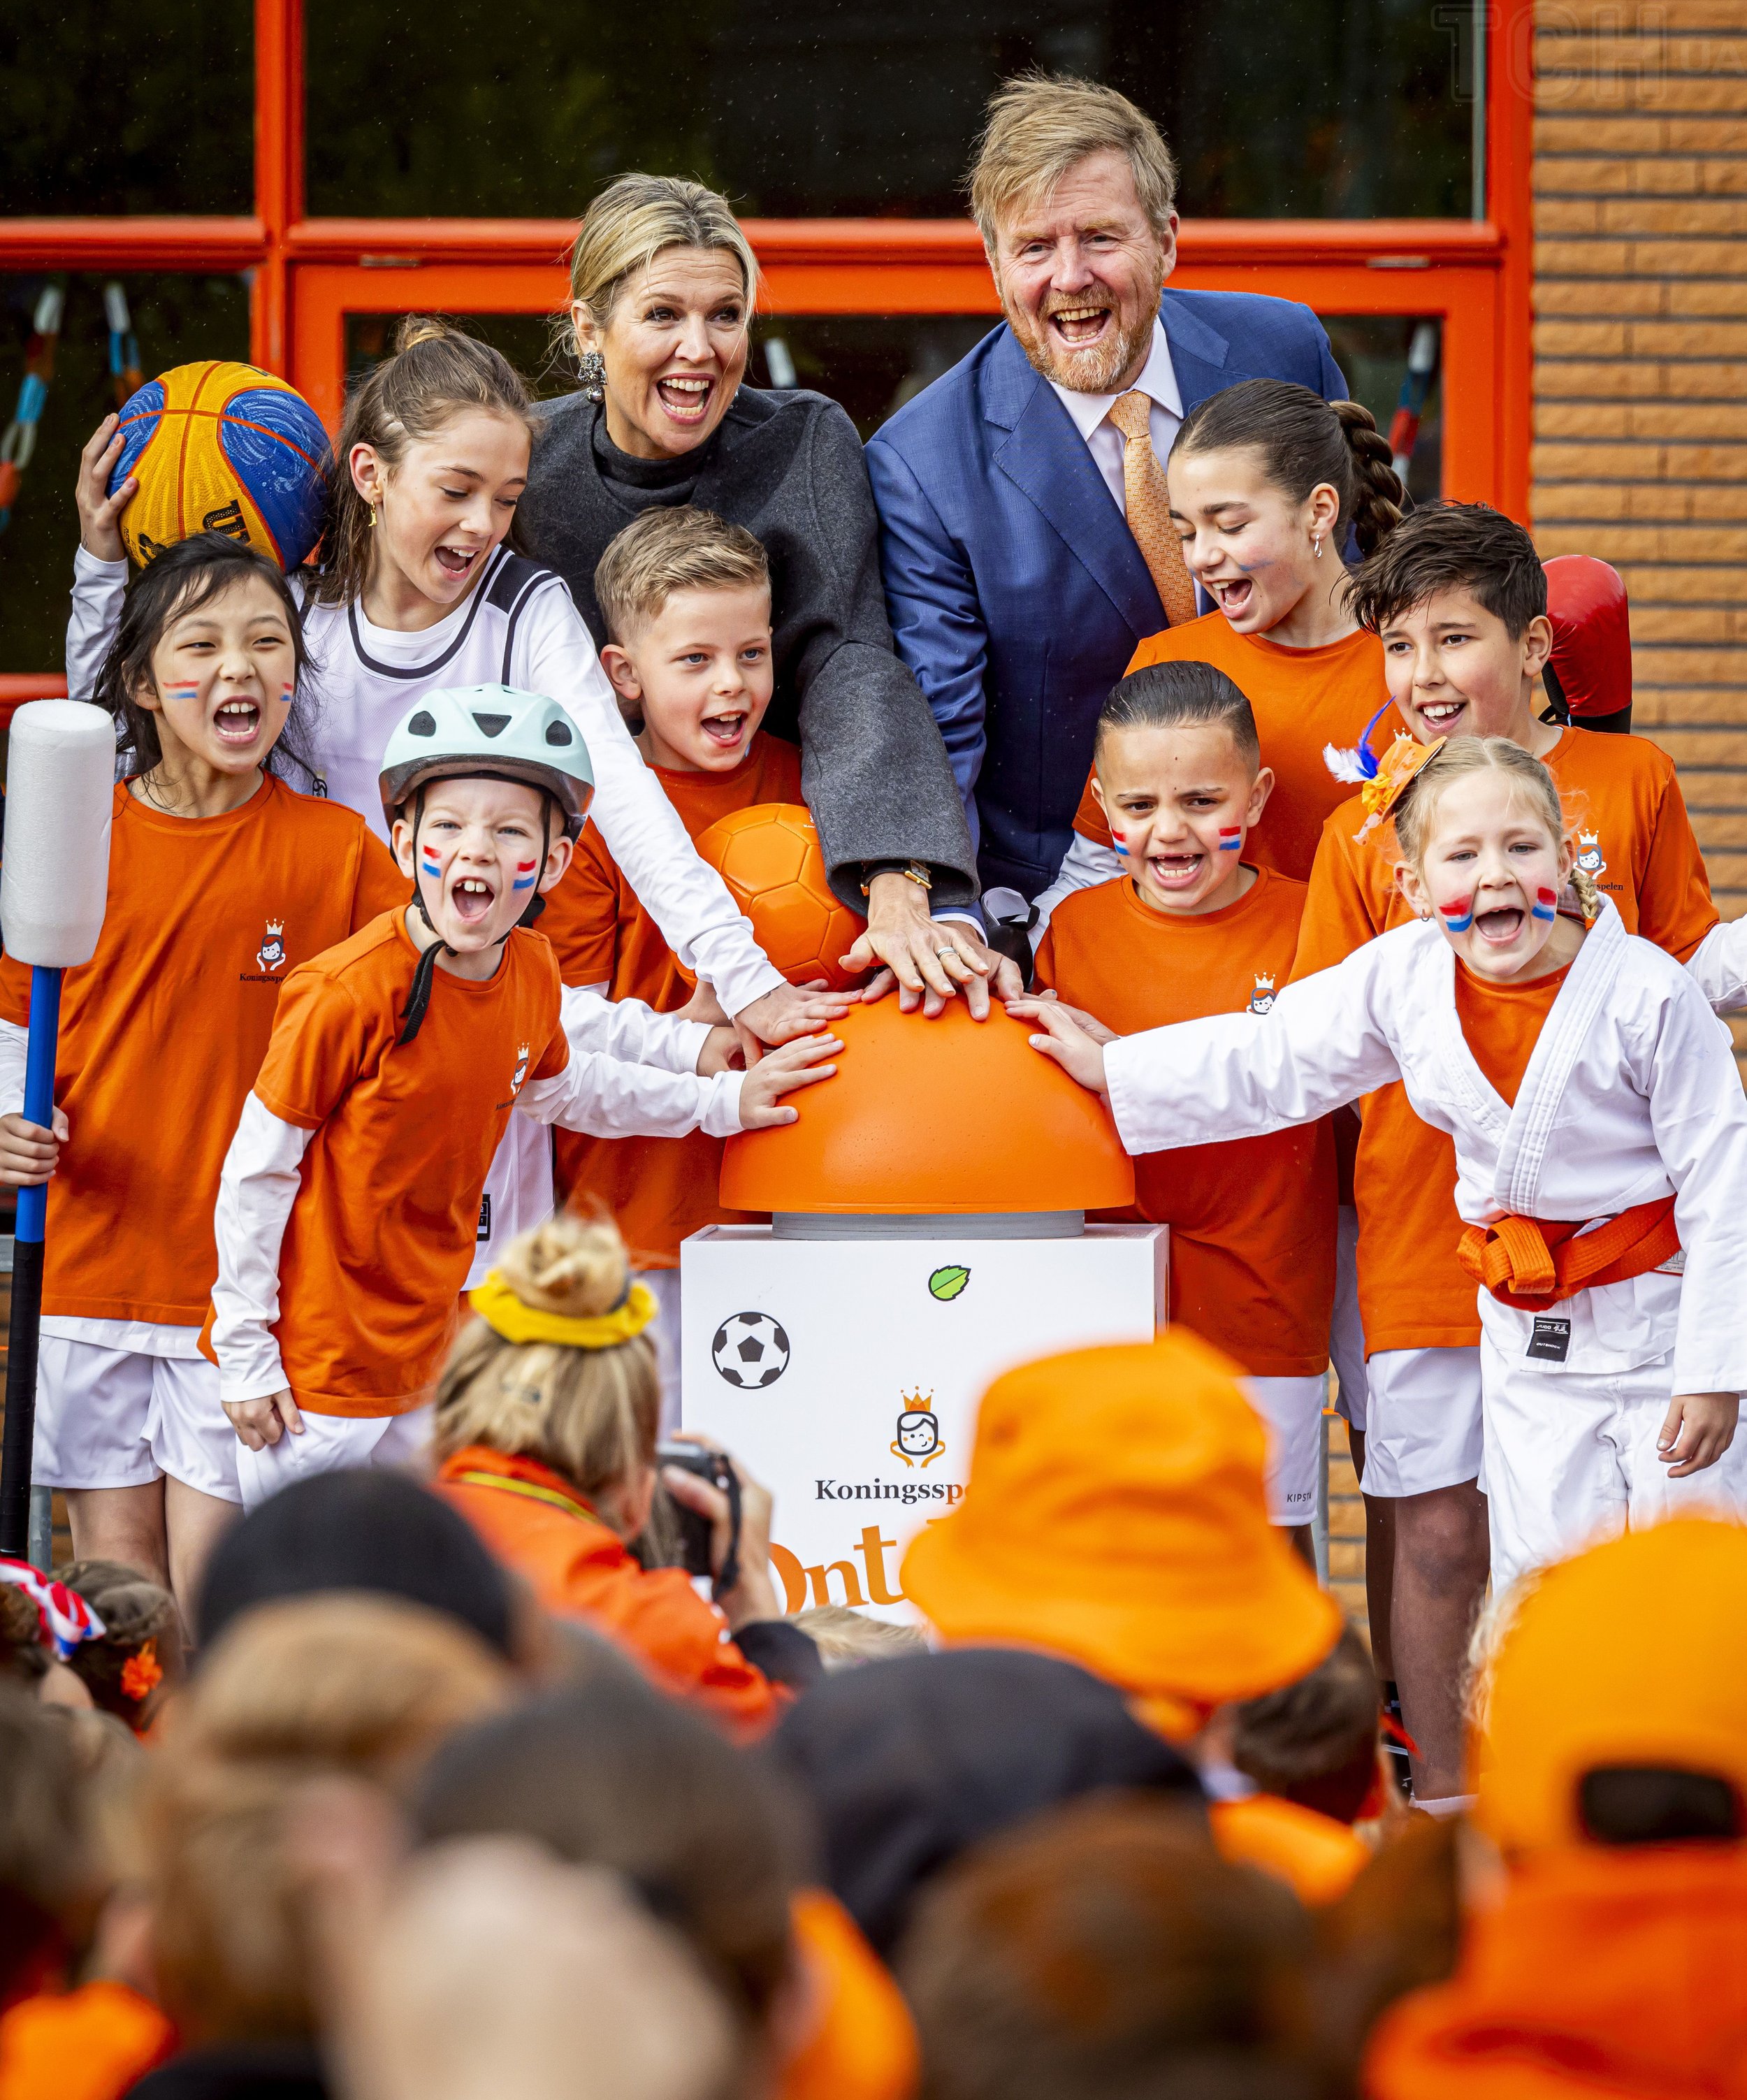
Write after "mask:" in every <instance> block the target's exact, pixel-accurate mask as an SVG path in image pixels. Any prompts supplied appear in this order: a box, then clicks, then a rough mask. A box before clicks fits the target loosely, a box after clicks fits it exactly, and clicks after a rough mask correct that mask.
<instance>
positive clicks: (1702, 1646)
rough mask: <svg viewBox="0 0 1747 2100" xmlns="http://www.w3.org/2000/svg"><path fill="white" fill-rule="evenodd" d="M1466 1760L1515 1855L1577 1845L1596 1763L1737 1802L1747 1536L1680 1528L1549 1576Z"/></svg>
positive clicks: (1644, 1536)
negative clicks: (1691, 1784) (1693, 1778)
mask: <svg viewBox="0 0 1747 2100" xmlns="http://www.w3.org/2000/svg"><path fill="white" fill-rule="evenodd" d="M1471 1756H1472V1760H1473V1765H1474V1777H1475V1785H1476V1792H1477V1793H1478V1796H1479V1799H1478V1801H1477V1802H1476V1810H1475V1813H1476V1818H1477V1820H1479V1822H1480V1824H1481V1825H1482V1827H1483V1828H1484V1829H1485V1830H1486V1831H1488V1832H1489V1834H1490V1835H1491V1837H1492V1838H1493V1841H1494V1842H1496V1843H1497V1844H1498V1846H1500V1848H1501V1849H1502V1851H1505V1852H1507V1853H1509V1854H1517V1853H1522V1852H1525V1851H1542V1850H1545V1849H1546V1848H1547V1847H1549V1846H1562V1845H1576V1844H1582V1843H1585V1842H1587V1840H1586V1837H1585V1833H1584V1831H1583V1827H1582V1822H1581V1820H1580V1818H1579V1815H1578V1805H1577V1789H1578V1786H1579V1785H1580V1783H1581V1782H1582V1779H1583V1777H1584V1775H1585V1774H1586V1773H1587V1772H1590V1771H1594V1770H1595V1767H1597V1766H1599V1765H1626V1766H1630V1765H1648V1766H1673V1767H1675V1768H1676V1769H1677V1770H1682V1771H1696V1772H1705V1773H1714V1774H1715V1775H1717V1776H1718V1777H1721V1778H1723V1779H1727V1780H1730V1781H1732V1784H1733V1785H1734V1786H1735V1787H1736V1790H1737V1791H1738V1792H1739V1793H1740V1795H1741V1796H1742V1797H1743V1798H1747V1528H1743V1527H1742V1526H1741V1525H1740V1524H1728V1523H1724V1522H1723V1521H1721V1520H1716V1519H1712V1518H1705V1517H1678V1518H1674V1519H1671V1520H1670V1521H1669V1522H1667V1523H1665V1524H1652V1526H1650V1527H1649V1528H1648V1529H1646V1530H1643V1531H1632V1532H1628V1533H1626V1535H1625V1536H1624V1537H1621V1538H1616V1539H1612V1540H1610V1541H1609V1542H1608V1543H1607V1544H1606V1545H1604V1546H1595V1547H1593V1548H1592V1549H1591V1550H1590V1551H1589V1552H1587V1553H1583V1554H1580V1555H1577V1558H1576V1559H1575V1560H1567V1561H1564V1562H1562V1563H1560V1564H1559V1565H1558V1566H1557V1567H1554V1568H1549V1569H1548V1570H1547V1571H1546V1573H1545V1574H1544V1575H1543V1576H1542V1577H1541V1580H1540V1582H1539V1586H1537V1588H1536V1589H1535V1590H1533V1593H1532V1594H1531V1595H1529V1596H1528V1597H1527V1598H1526V1599H1524V1603H1523V1605H1522V1608H1521V1610H1520V1612H1519V1614H1518V1616H1517V1617H1516V1619H1515V1621H1514V1622H1513V1623H1512V1625H1511V1627H1510V1629H1509V1630H1508V1631H1507V1634H1506V1635H1505V1636H1504V1639H1503V1641H1502V1643H1501V1644H1500V1647H1499V1650H1498V1658H1497V1661H1495V1663H1494V1665H1493V1672H1492V1678H1491V1683H1490V1686H1489V1696H1488V1701H1487V1710H1486V1723H1485V1734H1484V1736H1481V1737H1480V1738H1479V1739H1478V1740H1476V1742H1475V1743H1474V1744H1473V1745H1472V1746H1471Z"/></svg>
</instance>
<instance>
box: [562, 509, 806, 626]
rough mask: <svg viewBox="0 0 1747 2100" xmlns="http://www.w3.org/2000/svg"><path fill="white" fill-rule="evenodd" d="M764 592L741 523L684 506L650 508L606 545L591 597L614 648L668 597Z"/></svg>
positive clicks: (757, 550) (766, 577)
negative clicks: (754, 587) (752, 588)
mask: <svg viewBox="0 0 1747 2100" xmlns="http://www.w3.org/2000/svg"><path fill="white" fill-rule="evenodd" d="M748 584H762V585H764V587H765V589H766V590H768V589H770V561H769V558H767V557H766V555H765V550H764V547H763V545H762V544H761V541H760V540H758V539H757V538H756V537H755V536H754V535H753V534H752V533H750V532H748V531H747V529H746V527H744V526H743V525H730V524H726V523H724V522H723V520H722V519H721V518H718V517H717V515H716V514H715V512H714V511H712V510H697V509H695V508H694V506H693V505H690V504H689V503H682V504H678V505H671V506H668V505H656V506H655V509H653V510H646V511H645V512H644V513H643V514H642V517H641V518H637V520H636V522H635V523H633V524H630V525H627V526H626V527H625V528H624V531H623V532H620V533H618V534H616V535H615V536H614V538H612V539H611V540H609V541H608V543H607V551H606V553H605V554H602V557H601V558H600V562H599V564H598V566H597V567H596V569H595V571H594V595H595V598H596V601H597V602H598V604H599V606H600V608H601V617H602V619H603V620H605V621H606V622H607V639H608V640H609V641H611V642H624V639H625V637H626V636H627V635H628V634H630V633H633V632H634V631H635V630H636V629H637V628H640V627H643V626H646V625H647V624H648V623H649V622H650V621H651V620H655V619H657V618H659V617H660V612H661V609H662V607H664V605H665V604H666V603H667V602H668V599H669V598H671V597H672V596H673V593H674V592H675V591H682V590H739V589H743V588H744V587H745V586H746V585H748Z"/></svg>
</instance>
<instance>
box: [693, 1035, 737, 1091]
mask: <svg viewBox="0 0 1747 2100" xmlns="http://www.w3.org/2000/svg"><path fill="white" fill-rule="evenodd" d="M745 1062H746V1057H745V1053H744V1052H743V1050H742V1049H741V1048H740V1039H739V1035H737V1034H736V1033H735V1029H734V1027H733V1026H732V1024H731V1023H730V1024H727V1025H725V1026H722V1027H720V1028H712V1030H710V1032H709V1034H708V1035H706V1036H705V1037H704V1047H703V1048H702V1049H701V1050H699V1052H698V1062H697V1066H696V1070H697V1074H698V1077H699V1079H714V1078H715V1076H716V1074H717V1073H718V1072H737V1071H739V1069H740V1067H741V1066H742V1065H743V1064H744V1063H745Z"/></svg>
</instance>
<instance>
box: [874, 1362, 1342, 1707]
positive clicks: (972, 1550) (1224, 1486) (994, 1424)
mask: <svg viewBox="0 0 1747 2100" xmlns="http://www.w3.org/2000/svg"><path fill="white" fill-rule="evenodd" d="M1266 1448H1267V1439H1266V1433H1265V1432H1264V1429H1263V1427H1262V1424H1261V1422H1260V1418H1258V1417H1257V1415H1256V1414H1255V1411H1254V1410H1253V1409H1252V1408H1251V1406H1250V1405H1249V1403H1248V1401H1246V1400H1245V1398H1244V1396H1243V1395H1242V1392H1241V1391H1240V1390H1239V1389H1238V1386H1237V1372H1236V1369H1235V1367H1234V1366H1233V1365H1232V1364H1230V1363H1229V1362H1228V1361H1227V1360H1226V1359H1225V1358H1224V1357H1222V1356H1220V1354H1219V1353H1218V1352H1217V1351H1215V1350H1214V1349H1211V1348H1208V1347H1207V1344H1206V1343H1204V1342H1202V1341H1198V1339H1196V1338H1195V1337H1194V1336H1193V1335H1189V1334H1187V1333H1185V1331H1184V1330H1181V1329H1180V1328H1172V1329H1171V1330H1169V1331H1168V1332H1167V1333H1166V1334H1164V1335H1161V1336H1160V1338H1159V1339H1158V1340H1157V1341H1156V1342H1151V1343H1137V1344H1135V1345H1132V1346H1130V1347H1125V1348H1104V1349H1082V1350H1079V1351H1077V1352H1074V1354H1072V1355H1069V1356H1061V1357H1044V1358H1043V1360H1042V1361H1040V1362H1038V1363H1033V1364H1026V1365H1023V1366H1021V1368H1020V1369H1019V1370H1013V1371H1009V1372H1008V1373H1007V1374H1006V1375H1005V1376H1004V1377H1003V1378H999V1379H996V1381H995V1383H994V1384H993V1385H992V1386H990V1388H989V1390H988V1392H986V1394H985V1395H984V1396H983V1401H982V1411H981V1412H980V1414H978V1416H977V1440H976V1445H975V1447H974V1449H973V1452H972V1454H971V1469H970V1480H969V1484H968V1487H967V1489H966V1491H965V1495H964V1501H963V1502H961V1503H960V1505H959V1507H958V1508H957V1509H956V1510H955V1511H954V1512H953V1514H952V1515H951V1516H948V1517H943V1518H942V1519H940V1520H938V1521H937V1522H935V1523H933V1524H929V1525H928V1526H927V1528H926V1529H924V1531H922V1532H921V1533H920V1534H919V1535H918V1537H915V1539H914V1540H912V1541H911V1546H910V1550H909V1551H908V1552H907V1554H906V1555H905V1556H904V1563H903V1578H902V1579H903V1589H904V1593H905V1595H907V1597H908V1598H909V1599H910V1600H911V1603H912V1604H915V1606H916V1607H917V1608H918V1609H919V1610H920V1611H922V1612H925V1613H926V1615H927V1616H928V1617H929V1619H930V1620H931V1621H933V1625H934V1626H935V1627H936V1628H937V1630H939V1632H940V1633H941V1634H942V1635H943V1636H944V1637H945V1638H946V1639H948V1640H950V1641H959V1642H971V1641H994V1642H1012V1643H1018V1644H1021V1645H1023V1646H1025V1647H1027V1648H1047V1649H1048V1650H1049V1651H1051V1652H1052V1653H1055V1654H1057V1655H1062V1656H1066V1657H1069V1658H1070V1660H1072V1661H1075V1662H1079V1663H1080V1664H1082V1665H1083V1666H1084V1667H1085V1668H1087V1670H1093V1671H1095V1672H1096V1674H1098V1675H1099V1676H1101V1677H1103V1678H1105V1679H1108V1680H1109V1681H1110V1683H1114V1684H1119V1685H1121V1686H1123V1687H1124V1688H1125V1689H1126V1690H1127V1691H1130V1692H1133V1693H1134V1694H1135V1695H1136V1698H1137V1699H1138V1700H1139V1701H1140V1702H1141V1703H1142V1705H1143V1707H1144V1709H1145V1710H1146V1712H1147V1714H1148V1717H1149V1718H1151V1719H1152V1720H1153V1721H1154V1724H1155V1725H1156V1726H1158V1727H1160V1728H1161V1729H1162V1730H1163V1731H1164V1732H1166V1733H1167V1734H1180V1735H1182V1734H1193V1732H1194V1731H1195V1729H1196V1728H1197V1727H1199V1726H1200V1724H1201V1722H1202V1719H1203V1718H1205V1717H1206V1715H1207V1713H1208V1712H1209V1711H1210V1710H1211V1709H1212V1708H1213V1707H1215V1706H1218V1705H1223V1704H1224V1702H1225V1701H1228V1700H1232V1699H1249V1698H1254V1697H1255V1696H1257V1695H1258V1694H1259V1693H1261V1692H1269V1691H1273V1690H1274V1689H1276V1688H1277V1687H1279V1686H1281V1685H1283V1684H1289V1683H1291V1682H1292V1680H1293V1679H1295V1678H1298V1677H1301V1676H1303V1675H1304V1672H1305V1671H1306V1670H1310V1669H1312V1668H1313V1667H1314V1666H1315V1665H1316V1664H1317V1663H1318V1662H1320V1661H1321V1660H1322V1658H1323V1657H1324V1656H1326V1654H1327V1653H1328V1652H1329V1650H1330V1648H1332V1647H1333V1646H1334V1645H1335V1639H1336V1638H1337V1637H1338V1635H1339V1632H1340V1628H1341V1616H1340V1612H1339V1608H1338V1607H1337V1606H1336V1604H1335V1601H1334V1599H1332V1598H1331V1597H1329V1596H1327V1595H1325V1594H1324V1592H1323V1591H1322V1590H1320V1589H1318V1588H1317V1582H1316V1578H1315V1577H1314V1576H1313V1575H1312V1573H1311V1572H1310V1570H1309V1569H1308V1568H1307V1567H1306V1566H1305V1565H1304V1562H1303V1560H1300V1559H1299V1556H1298V1555H1297V1554H1295V1552H1294V1551H1292V1548H1291V1546H1290V1545H1289V1544H1288V1542H1287V1541H1286V1534H1285V1533H1284V1532H1283V1531H1282V1530H1280V1529H1277V1528H1276V1527H1275V1526H1274V1525H1273V1524H1270V1523H1269V1522H1268V1511H1267V1505H1266V1502H1265V1501H1264V1497H1263V1491H1262V1468H1263V1464H1264V1458H1265V1456H1266Z"/></svg>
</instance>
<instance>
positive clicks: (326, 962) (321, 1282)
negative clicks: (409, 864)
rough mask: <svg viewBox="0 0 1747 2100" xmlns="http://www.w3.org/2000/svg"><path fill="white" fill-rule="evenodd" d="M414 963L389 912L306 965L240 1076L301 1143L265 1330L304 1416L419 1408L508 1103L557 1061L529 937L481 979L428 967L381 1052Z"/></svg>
mask: <svg viewBox="0 0 1747 2100" xmlns="http://www.w3.org/2000/svg"><path fill="white" fill-rule="evenodd" d="M417 962H418V951H417V948H415V947H414V946H413V945H412V937H411V935H410V934H409V933H408V932H407V930H406V924H405V915H404V911H403V910H401V909H399V908H397V909H395V911H385V912H384V913H382V915H381V916H380V917H379V918H377V919H374V920H372V921H371V923H370V924H368V926H366V927H365V928H364V929H363V930H362V932H360V933H355V934H354V935H353V936H352V937H351V939H350V940H349V941H342V942H341V943H340V945H339V946H337V947H335V948H330V949H329V951H328V952H327V954H326V955H318V956H317V957H316V959H315V961H314V962H312V963H306V964H304V965H303V967H302V968H301V969H299V970H298V971H297V972H295V973H293V976H292V977H290V978H289V981H288V982H287V983H286V985H285V994H284V996H283V997H282V998H281V999H280V1006H279V1017H278V1019H277V1020H276V1021H275V1022H274V1024H273V1037H272V1040H271V1042H270V1043H268V1045H267V1057H266V1060H265V1061H264V1062H263V1063H262V1066H261V1073H260V1077H259V1078H258V1079H257V1080H256V1081H255V1085H254V1091H255V1093H256V1095H257V1096H258V1098H259V1100H260V1101H261V1102H262V1105H263V1106H264V1107H266V1108H267V1110H270V1111H271V1113H272V1114H274V1115H276V1116H277V1117H278V1118H280V1121H281V1122H284V1123H295V1124H296V1125H297V1127H298V1128H299V1129H300V1130H307V1131H309V1132H311V1133H312V1135H311V1139H310V1142H309V1146H308V1149H307V1150H306V1151H305V1153H304V1154H303V1164H302V1186H301V1187H300V1188H299V1189H298V1194H297V1200H296V1201H295V1202H293V1205H292V1207H291V1215H290V1218H289V1220H288V1221H287V1224H286V1226H285V1240H284V1242H283V1244H282V1246H281V1248H280V1259H279V1305H280V1316H279V1318H278V1320H277V1321H276V1322H275V1324H274V1328H273V1332H274V1334H275V1335H276V1336H277V1338H278V1341H279V1348H280V1357H281V1359H282V1361H283V1362H284V1365H285V1382H286V1383H287V1384H288V1385H289V1387H290V1388H291V1391H292V1393H293V1396H294V1398H295V1399H296V1401H297V1404H298V1406H299V1407H300V1408H307V1410H309V1411H310V1412H311V1413H312V1414H351V1415H372V1416H376V1415H384V1414H404V1413H405V1412H406V1411H407V1410H408V1409H410V1408H414V1407H417V1406H418V1405H420V1404H421V1402H422V1401H425V1400H426V1399H428V1398H429V1397H430V1386H431V1385H432V1383H434V1382H435V1379H436V1376H437V1373H438V1371H439V1370H440V1369H441V1367H442V1364H443V1356H444V1353H445V1352H446V1351H447V1350H448V1345H449V1339H450V1336H451V1335H452V1332H453V1330H454V1325H455V1317H456V1301H457V1298H458V1297H459V1295H460V1293H461V1286H462V1285H463V1284H464V1283H465V1282H466V1280H467V1269H468V1266H469V1264H470V1262H471V1261H472V1260H473V1251H474V1244H475V1238H476V1235H477V1233H478V1231H479V1198H480V1196H481V1194H482V1193H483V1190H484V1188H485V1177H486V1175H487V1171H489V1169H490V1167H491V1163H492V1154H494V1153H495V1152H496V1149H497V1147H498V1144H499V1142H500V1140H501V1139H502V1136H503V1134H504V1131H505V1127H506V1126H507V1125H508V1123H509V1121H510V1111H511V1110H512V1109H514V1106H515V1097H516V1095H517V1094H518V1092H520V1090H521V1088H522V1086H523V1083H524V1081H526V1080H527V1079H551V1078H553V1077H554V1075H555V1074H558V1073H559V1072H562V1070H564V1068H565V1066H566V1065H567V1063H568V1062H569V1061H570V1049H569V1046H568V1044H567V1043H566V1041H565V1039H564V1031H563V1029H562V1026H561V1025H560V1022H559V1017H558V964H557V961H556V960H555V958H554V955H553V953H552V950H551V948H550V946H549V945H548V944H547V942H545V940H543V939H542V938H541V937H540V935H539V934H538V933H529V932H527V931H523V930H518V931H517V932H515V933H512V934H511V935H510V938H509V939H508V940H507V941H506V942H505V944H504V951H503V960H501V962H500V963H499V964H498V966H497V971H496V975H495V976H493V977H489V978H487V980H486V982H483V984H475V983H474V982H471V981H470V980H469V979H468V978H465V977H455V976H453V975H452V974H451V973H449V972H448V971H446V970H443V969H440V968H439V970H438V971H437V973H436V977H435V981H434V982H433V983H432V986H431V991H430V1008H429V1011H428V1012H426V1016H425V1021H424V1026H422V1027H421V1029H420V1030H419V1032H418V1034H417V1035H416V1036H414V1037H413V1039H412V1041H411V1042H410V1043H405V1044H398V1043H396V1042H395V1037H396V1036H397V1035H399V1033H400V1026H401V1023H400V1016H401V1012H402V1010H403V1009H404V1007H405V1005H406V1003H407V995H408V992H410V990H412V973H413V970H414V968H416V966H417Z"/></svg>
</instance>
